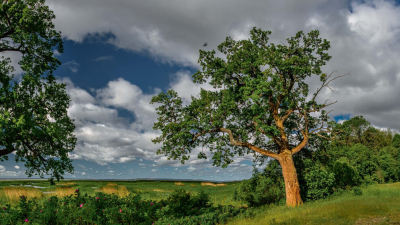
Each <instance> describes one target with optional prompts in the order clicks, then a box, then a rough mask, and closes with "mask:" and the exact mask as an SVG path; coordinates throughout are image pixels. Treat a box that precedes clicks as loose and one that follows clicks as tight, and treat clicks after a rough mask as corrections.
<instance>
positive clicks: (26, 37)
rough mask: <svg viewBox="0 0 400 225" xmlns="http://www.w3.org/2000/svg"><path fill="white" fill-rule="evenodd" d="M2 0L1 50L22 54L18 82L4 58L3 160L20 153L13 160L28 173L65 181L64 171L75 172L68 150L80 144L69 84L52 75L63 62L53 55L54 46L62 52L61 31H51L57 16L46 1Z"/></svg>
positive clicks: (0, 76) (0, 63) (0, 68)
mask: <svg viewBox="0 0 400 225" xmlns="http://www.w3.org/2000/svg"><path fill="white" fill-rule="evenodd" d="M1 2H2V4H1V5H0V52H2V53H6V52H19V53H21V54H22V60H21V61H20V62H19V65H21V68H22V70H23V71H24V73H23V74H22V81H21V82H20V83H17V82H16V81H13V79H14V74H11V73H12V72H14V71H15V70H14V68H13V67H12V66H10V62H11V61H10V58H5V57H4V56H3V57H2V58H1V60H0V160H1V161H4V160H8V157H7V155H8V154H10V153H12V152H14V151H16V157H15V160H16V162H18V161H22V162H26V163H25V167H26V168H27V171H26V174H27V175H28V176H29V177H31V176H32V174H33V173H35V175H39V176H40V177H42V178H43V173H44V172H46V174H47V175H50V174H49V173H50V172H51V178H49V180H50V182H51V183H54V182H53V177H55V178H57V181H59V179H60V178H61V179H63V177H62V176H61V175H62V174H64V171H67V172H69V173H73V168H72V165H71V161H72V160H71V159H69V158H68V152H71V151H73V149H74V148H75V144H76V138H75V136H74V135H73V131H74V129H75V125H74V124H73V121H71V119H70V118H69V117H68V116H67V108H68V107H69V103H70V98H69V96H68V95H67V93H66V92H65V86H66V85H65V84H63V83H57V82H56V78H55V77H54V76H53V74H52V73H53V71H54V70H55V69H56V67H57V66H59V65H61V62H60V61H59V60H58V59H57V58H55V57H54V56H53V50H54V49H53V47H54V48H55V47H56V49H57V50H58V52H60V53H62V52H63V45H62V39H61V34H60V32H56V31H55V30H54V29H53V28H54V25H53V23H52V22H51V21H52V19H54V18H55V16H54V14H53V12H52V11H50V10H49V8H48V6H46V5H44V3H45V1H44V0H2V1H1ZM13 82H14V84H12V83H13ZM48 156H49V157H48ZM57 158H59V160H57Z"/></svg>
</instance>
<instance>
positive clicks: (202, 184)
mask: <svg viewBox="0 0 400 225" xmlns="http://www.w3.org/2000/svg"><path fill="white" fill-rule="evenodd" d="M205 185H209V186H213V187H217V186H228V185H227V184H213V183H210V182H201V186H205Z"/></svg>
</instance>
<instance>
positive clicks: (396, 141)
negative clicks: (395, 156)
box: [392, 134, 400, 148]
mask: <svg viewBox="0 0 400 225" xmlns="http://www.w3.org/2000/svg"><path fill="white" fill-rule="evenodd" d="M392 146H393V147H395V148H400V134H395V135H394V137H393V139H392Z"/></svg>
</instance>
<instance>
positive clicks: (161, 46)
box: [0, 0, 400, 181]
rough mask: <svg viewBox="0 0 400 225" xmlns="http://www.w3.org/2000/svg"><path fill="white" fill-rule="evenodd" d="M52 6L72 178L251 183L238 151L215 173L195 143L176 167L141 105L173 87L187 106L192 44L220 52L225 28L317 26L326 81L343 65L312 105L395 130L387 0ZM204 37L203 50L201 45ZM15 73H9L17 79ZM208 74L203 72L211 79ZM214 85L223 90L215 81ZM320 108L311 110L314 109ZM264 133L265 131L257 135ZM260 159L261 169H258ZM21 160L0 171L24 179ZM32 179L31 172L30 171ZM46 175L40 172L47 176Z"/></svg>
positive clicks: (394, 15)
mask: <svg viewBox="0 0 400 225" xmlns="http://www.w3.org/2000/svg"><path fill="white" fill-rule="evenodd" d="M46 4H48V5H49V7H50V9H51V10H53V11H54V14H55V15H56V19H55V20H54V24H55V28H56V29H57V30H59V31H61V32H62V37H63V41H64V49H65V50H64V52H63V53H62V54H58V53H57V52H55V55H56V56H57V57H58V58H59V59H60V61H62V65H61V66H60V67H58V69H57V70H56V71H55V73H54V75H55V76H56V77H57V78H58V80H59V81H60V82H64V83H66V84H67V93H68V94H69V95H70V97H71V100H72V102H71V106H70V108H69V109H68V115H69V116H70V117H71V118H73V119H75V125H76V130H75V135H76V137H77V138H78V141H77V145H76V147H75V150H74V151H73V152H72V153H71V154H70V158H72V159H73V166H74V169H75V173H74V174H66V175H65V178H73V179H99V178H101V179H135V178H176V179H205V180H215V181H227V180H242V179H248V178H250V177H251V174H252V169H253V168H252V165H253V164H254V163H253V162H252V160H253V158H254V157H253V153H250V154H248V155H245V156H235V158H234V161H235V162H234V163H232V164H231V165H229V166H228V168H226V169H223V168H221V167H215V166H212V153H211V152H210V151H207V149H206V148H204V149H203V151H204V152H205V153H206V154H207V157H208V159H207V160H205V159H197V155H198V153H199V152H200V151H202V147H201V146H198V147H196V148H195V149H193V151H192V153H191V154H190V155H191V158H190V160H189V161H187V162H186V163H185V164H181V163H180V161H179V160H176V161H174V160H171V161H167V160H166V157H165V156H163V155H156V151H157V149H159V148H161V147H162V143H159V144H156V145H155V144H153V143H152V142H151V141H150V140H151V139H154V138H156V137H158V136H160V135H161V131H160V130H153V128H152V127H153V124H154V123H155V122H156V121H157V117H158V115H157V114H156V110H155V108H157V107H159V106H160V105H161V104H153V105H150V104H149V102H150V101H151V98H152V96H154V95H157V94H158V93H160V92H164V93H165V92H166V91H167V90H169V89H174V90H175V91H177V92H178V96H179V97H181V98H182V100H183V106H186V105H189V104H190V102H191V96H194V97H197V95H198V94H199V93H200V88H203V89H206V90H212V91H215V89H214V88H213V87H212V86H211V85H209V84H208V83H205V84H195V83H193V82H192V80H193V78H192V77H191V76H192V75H193V74H194V73H195V72H196V71H197V70H198V69H200V70H202V68H201V67H200V65H199V64H198V62H197V60H198V58H199V49H203V50H206V51H212V50H215V51H216V52H217V53H216V56H217V57H220V58H223V59H226V56H225V55H224V54H223V53H220V52H219V51H218V50H217V46H218V45H219V44H221V43H222V42H223V41H224V40H225V38H226V37H227V36H231V37H232V38H233V39H234V40H242V39H248V38H250V30H251V29H252V27H253V26H255V27H257V28H261V29H262V30H270V31H272V34H271V35H270V40H269V43H274V44H276V45H277V44H281V42H283V41H285V39H286V38H290V37H293V36H295V34H296V33H297V32H298V31H300V30H302V31H304V32H305V33H308V32H310V31H311V30H315V29H317V30H319V31H320V36H319V37H320V38H322V39H327V40H328V41H330V42H331V43H330V45H331V48H330V49H329V50H328V53H329V54H330V55H331V56H332V59H331V60H330V61H329V62H327V64H326V65H325V66H323V67H322V71H323V72H325V73H327V74H330V73H331V72H332V71H337V72H335V73H333V75H332V77H331V78H334V77H337V76H341V75H344V74H346V73H349V74H350V75H349V76H345V77H342V78H339V79H336V80H334V81H332V82H331V83H330V84H329V87H330V88H332V89H333V90H334V91H331V90H330V89H329V88H327V87H324V89H322V91H321V92H320V93H319V95H318V97H317V102H318V103H324V102H325V100H327V99H329V100H328V103H331V102H334V101H337V103H335V104H333V105H331V106H328V107H326V108H325V109H326V110H327V111H330V110H334V111H332V112H331V113H330V115H331V118H332V119H334V120H335V121H336V122H339V123H342V122H343V121H344V120H347V119H349V118H351V117H353V116H357V115H363V116H364V118H366V119H367V120H368V121H370V122H371V124H372V125H373V126H374V127H376V128H379V129H386V128H389V129H391V130H394V131H396V132H398V131H399V129H400V121H399V120H398V119H397V118H399V116H400V108H399V105H400V104H398V97H399V96H400V89H399V88H398V87H399V86H400V81H399V78H400V73H399V72H400V64H399V63H398V59H399V58H400V57H399V52H400V51H399V50H400V44H399V37H400V35H399V34H400V32H399V31H400V16H399V15H400V8H399V6H398V4H397V3H396V2H391V1H344V0H338V1H316V0H304V1H296V2H295V1H290V0H288V1H279V3H277V2H276V1H263V2H262V3H259V2H254V3H251V1H250V3H249V2H248V1H246V4H244V1H243V2H242V1H232V2H231V3H230V5H225V4H222V3H218V2H217V1H211V0H210V1H204V0H201V1H200V0H198V1H191V3H182V2H181V1H170V2H168V4H167V3H165V2H164V1H128V0H118V1H117V0H116V1H112V4H111V1H107V0H96V1H95V0H69V1H61V0H48V1H46ZM204 42H207V44H208V45H207V46H206V47H203V44H204ZM6 55H7V56H9V57H10V58H11V59H12V60H13V65H14V67H16V69H17V71H16V74H17V75H18V74H19V75H20V74H21V72H22V71H21V70H20V68H18V65H17V62H18V60H19V59H20V55H18V54H14V53H12V54H6ZM17 79H18V76H17ZM209 81H210V80H208V82H209ZM305 82H306V83H307V84H309V90H310V91H309V95H308V96H307V100H310V98H311V97H312V95H313V94H314V93H315V92H316V90H317V88H319V87H321V82H320V81H319V77H318V76H315V75H313V76H311V77H307V78H306V80H305ZM217 90H220V89H217ZM313 115H314V116H319V114H318V113H315V114H313ZM265 140H266V141H267V140H268V139H265ZM264 167H265V165H263V166H261V167H258V168H259V169H263V168H264ZM26 177H27V176H26V175H25V167H24V163H21V162H20V163H15V160H14V154H10V155H9V160H8V161H6V162H2V163H1V165H0V178H26ZM33 177H38V176H33ZM46 178H47V177H46Z"/></svg>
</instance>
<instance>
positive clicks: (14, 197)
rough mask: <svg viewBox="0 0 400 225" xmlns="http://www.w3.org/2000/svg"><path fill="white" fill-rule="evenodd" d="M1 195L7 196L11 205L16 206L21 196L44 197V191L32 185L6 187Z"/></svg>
mask: <svg viewBox="0 0 400 225" xmlns="http://www.w3.org/2000/svg"><path fill="white" fill-rule="evenodd" d="M0 196H1V197H2V198H3V197H4V198H6V200H7V201H8V202H9V203H10V205H13V206H15V205H17V204H18V202H19V200H20V196H25V197H26V198H27V199H28V200H30V199H32V198H35V197H36V198H42V197H44V194H43V192H42V191H40V190H38V189H35V188H32V187H4V188H3V191H2V193H1V195H0Z"/></svg>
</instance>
